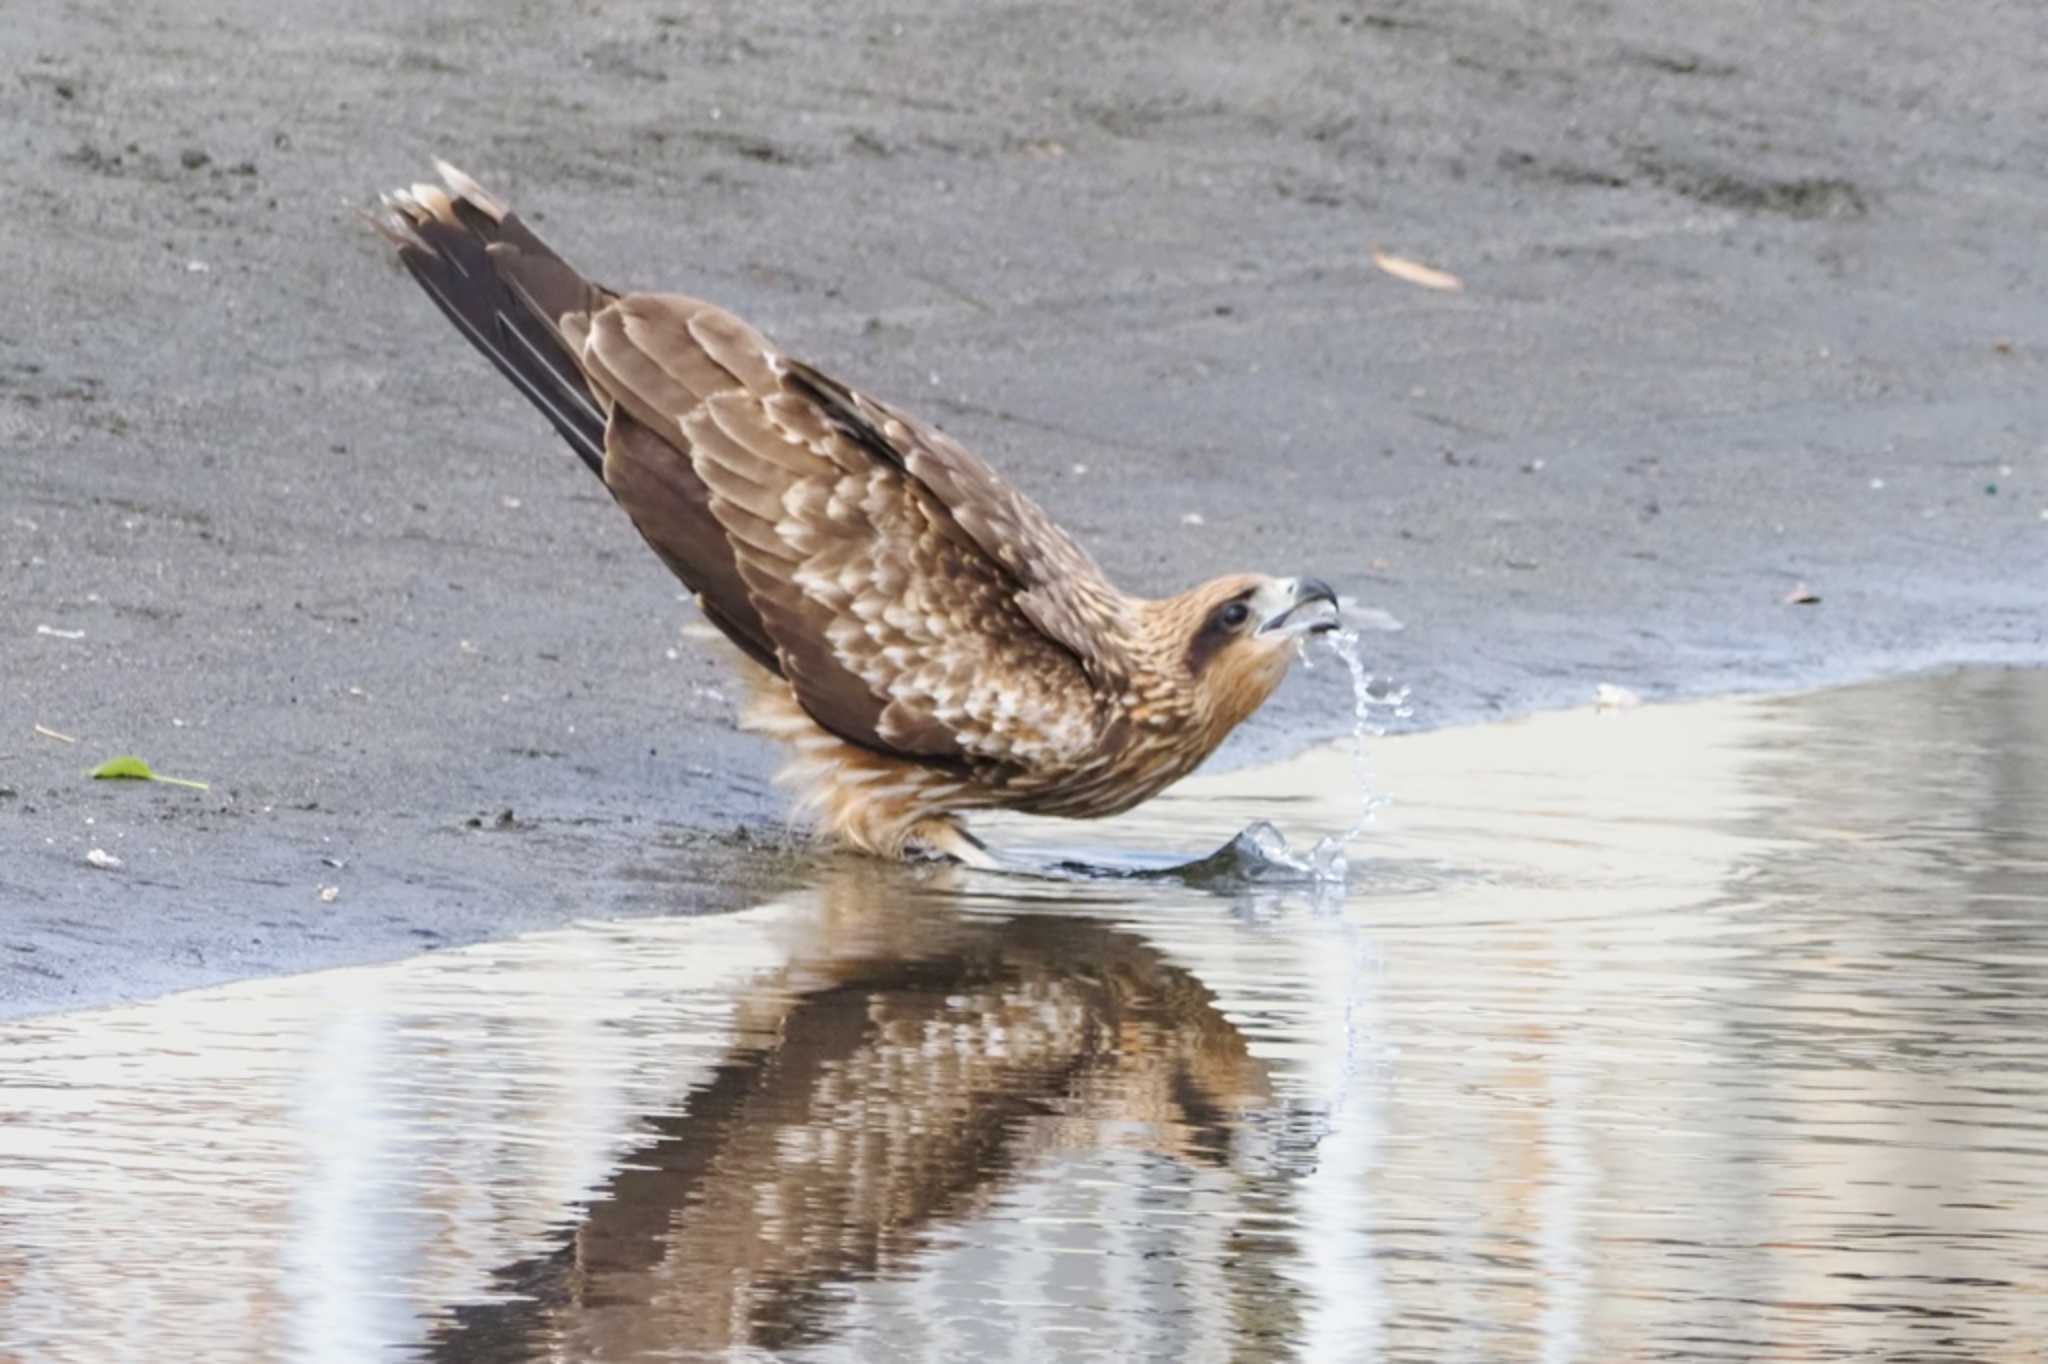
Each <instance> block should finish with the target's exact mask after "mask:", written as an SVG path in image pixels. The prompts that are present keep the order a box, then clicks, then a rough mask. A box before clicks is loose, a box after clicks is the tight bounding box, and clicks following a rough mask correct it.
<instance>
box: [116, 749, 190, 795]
mask: <svg viewBox="0 0 2048 1364" xmlns="http://www.w3.org/2000/svg"><path fill="white" fill-rule="evenodd" d="M92 775H93V777H94V779H95V780H100V781H105V780H110V779H113V780H127V781H161V782H168V783H170V784H171V785H172V786H189V787H191V788H192V789H193V790H195V791H205V790H208V789H209V788H208V786H207V785H206V783H205V782H203V781H186V780H185V779H184V778H183V777H166V776H163V775H162V774H160V773H158V772H156V771H154V770H152V769H151V768H150V765H149V764H148V763H146V762H144V761H143V760H142V759H140V758H138V757H135V756H134V755H132V754H130V755H127V756H124V757H119V758H109V759H107V760H106V761H105V762H103V763H101V764H100V765H99V766H98V767H95V768H94V769H93V770H92Z"/></svg>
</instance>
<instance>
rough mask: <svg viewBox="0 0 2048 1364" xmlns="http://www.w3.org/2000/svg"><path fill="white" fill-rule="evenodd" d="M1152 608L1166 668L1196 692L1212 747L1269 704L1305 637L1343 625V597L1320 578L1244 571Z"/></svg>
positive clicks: (1197, 708) (1197, 707) (1198, 712)
mask: <svg viewBox="0 0 2048 1364" xmlns="http://www.w3.org/2000/svg"><path fill="white" fill-rule="evenodd" d="M1152 605H1153V608H1154V610H1155V611H1156V612H1157V615H1156V617H1155V620H1154V622H1153V630H1152V631H1151V633H1152V637H1153V640H1154V643H1155V647H1156V648H1158V649H1159V651H1160V653H1162V654H1164V655H1165V657H1164V658H1162V659H1161V664H1162V665H1163V666H1162V667H1161V671H1163V672H1166V673H1168V674H1169V675H1177V677H1178V678H1179V679H1180V684H1181V685H1182V686H1184V687H1186V688H1188V689H1189V694H1190V696H1191V698H1192V700H1193V703H1194V704H1193V709H1194V711H1195V713H1196V716H1197V719H1198V722H1199V724H1200V725H1201V728H1202V729H1203V730H1205V731H1206V737H1207V740H1208V743H1209V744H1210V745H1211V746H1213V745H1215V744H1218V743H1221V742H1222V741H1223V737H1224V735H1226V734H1228V733H1229V732H1230V731H1231V730H1233V729H1235V728H1236V727H1237V726H1238V724H1239V723H1240V722H1242V721H1243V720H1244V719H1245V718H1246V717H1247V716H1249V715H1250V714H1251V713H1252V712H1253V711H1255V710H1257V709H1258V708H1259V707H1260V706H1262V705H1264V704H1265V701H1266V698H1267V697H1269V696H1271V695H1272V694H1273V689H1274V688H1275V687H1278V686H1279V685H1280V682H1281V679H1282V678H1284V677H1286V676H1287V666H1288V664H1290V663H1292V662H1293V661H1294V658H1295V654H1296V652H1297V649H1296V645H1297V643H1298V641H1299V640H1300V639H1301V637H1302V636H1303V635H1308V634H1316V633H1320V632H1321V631H1324V630H1334V629H1336V628H1337V594H1336V592H1334V591H1333V590H1331V588H1330V585H1329V584H1328V583H1326V582H1323V581H1322V580H1321V579H1319V578H1268V577H1265V576H1263V575H1260V574H1255V573H1244V574H1237V575H1234V576H1232V577H1228V578H1217V579H1214V580H1212V581H1210V582H1206V583H1203V584H1202V585H1201V586H1200V587H1195V588H1191V589H1189V590H1188V591H1186V592H1183V593H1181V594H1180V595H1179V596H1177V597H1168V598H1167V599H1165V600H1164V601H1160V602H1155V603H1153V604H1152Z"/></svg>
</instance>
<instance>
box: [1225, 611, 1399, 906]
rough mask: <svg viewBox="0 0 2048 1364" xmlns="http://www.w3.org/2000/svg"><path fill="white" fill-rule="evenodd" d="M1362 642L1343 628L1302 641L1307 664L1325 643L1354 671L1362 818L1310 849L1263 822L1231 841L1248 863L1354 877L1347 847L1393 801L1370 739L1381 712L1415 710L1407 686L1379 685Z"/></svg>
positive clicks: (1354, 769) (1377, 734) (1354, 757)
mask: <svg viewBox="0 0 2048 1364" xmlns="http://www.w3.org/2000/svg"><path fill="white" fill-rule="evenodd" d="M1359 642H1360V641H1359V635H1358V631H1356V630H1353V629H1342V630H1329V631H1325V632H1323V633H1321V634H1318V635H1315V636H1312V637H1305V638H1303V639H1302V641H1301V644H1300V648H1301V661H1302V666H1303V667H1306V668H1314V667H1315V658H1314V656H1313V654H1312V653H1311V649H1312V648H1313V647H1316V646H1320V647H1322V648H1326V649H1328V650H1329V651H1330V652H1331V653H1333V654H1335V655H1336V656H1337V657H1338V658H1339V659H1340V660H1342V662H1343V664H1344V666H1345V668H1346V669H1347V670H1348V671H1349V672H1350V674H1351V773H1352V778H1353V780H1355V781H1356V782H1357V783H1358V817H1357V818H1356V819H1355V820H1354V821H1353V822H1352V824H1351V827H1350V828H1348V829H1346V830H1345V831H1344V832H1343V833H1341V834H1325V835H1324V836H1323V837H1321V838H1319V839H1317V840H1316V841H1315V843H1314V844H1313V845H1311V846H1310V847H1308V848H1306V849H1296V848H1295V847H1294V846H1293V845H1292V844H1291V843H1289V842H1288V840H1287V835H1286V834H1284V833H1282V832H1280V830H1279V829H1277V828H1276V827H1274V826H1273V825H1272V824H1269V823H1267V822H1265V821H1263V820H1261V821H1260V822H1259V823H1257V824H1254V825H1252V826H1251V827H1250V828H1248V829H1246V830H1245V831H1244V832H1243V833H1242V834H1239V835H1238V837H1237V839H1236V840H1235V841H1234V842H1233V843H1232V845H1231V849H1230V850H1231V851H1235V852H1236V853H1237V854H1238V856H1239V857H1240V858H1241V859H1242V860H1243V861H1245V862H1250V863H1254V864H1263V865H1264V866H1266V867H1268V868H1271V869H1273V870H1275V871H1278V872H1280V873H1282V874H1287V873H1292V874H1294V875H1298V876H1302V877H1305V878H1307V879H1309V880H1313V881H1317V882H1323V883H1327V884H1334V885H1342V884H1344V883H1345V882H1346V881H1347V880H1349V878H1350V875H1351V860H1350V856H1349V853H1348V852H1347V849H1349V847H1350V846H1351V845H1352V844H1353V843H1355V842H1357V841H1358V839H1359V838H1361V837H1362V836H1363V835H1364V834H1365V831H1366V830H1367V829H1368V828H1370V827H1371V825H1372V823H1373V821H1374V820H1375V819H1377V818H1378V816H1379V812H1380V809H1381V808H1382V807H1383V806H1385V805H1386V804H1387V803H1388V797H1387V796H1386V795H1385V793H1383V792H1381V791H1379V790H1377V789H1376V788H1375V786H1374V781H1373V769H1372V752H1371V743H1372V741H1373V740H1374V739H1378V738H1381V737H1383V736H1385V734H1386V732H1387V727H1386V725H1385V724H1384V723H1382V722H1381V720H1380V719H1379V716H1380V714H1381V713H1385V714H1387V715H1388V716H1390V717H1391V718H1393V719H1397V720H1405V719H1407V718H1408V717H1409V716H1410V715H1413V714H1414V713H1415V712H1414V711H1413V710H1412V709H1411V708H1410V707H1409V705H1408V689H1407V688H1406V687H1398V688H1397V687H1394V686H1392V684H1391V683H1386V684H1384V685H1381V686H1379V687H1377V688H1376V687H1375V685H1374V682H1375V679H1374V678H1373V676H1372V674H1371V673H1369V672H1367V671H1366V668H1365V659H1364V656H1363V655H1362V654H1361V653H1360V652H1359Z"/></svg>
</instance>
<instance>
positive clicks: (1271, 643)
mask: <svg viewBox="0 0 2048 1364" xmlns="http://www.w3.org/2000/svg"><path fill="white" fill-rule="evenodd" d="M437 166H438V169H439V171H440V174H441V178H442V181H443V183H442V184H440V185H429V184H417V185H414V186H412V187H411V188H410V189H404V190H399V191H397V192H395V193H392V194H388V195H386V196H384V204H385V207H386V212H385V214H384V215H383V216H382V217H380V218H379V219H378V220H377V221H378V224H379V226H380V227H381V229H382V230H383V231H384V233H385V234H386V236H387V237H388V238H389V239H390V240H391V241H392V242H393V244H394V245H395V246H396V247H397V251H398V256H399V259H400V260H402V261H403V262H404V264H405V266H406V268H407V269H409V270H410V271H411V272H412V275H413V278H414V279H416V280H417V281H418V282H419V284H420V286H421V287H422V288H423V289H425V290H426V292H427V294H428V295H429V296H430V297H431V298H432V299H433V300H434V302H435V303H437V304H438V305H440V308H441V311H442V312H443V313H445V314H446V315H447V316H448V319H449V320H450V321H451V322H453V323H454V324H455V326H456V328H457V329H458V330H460V331H461V332H462V334H463V335H464V336H465V337H467V338H468V339H469V342H470V344H472V345H474V346H475V347H476V348H477V349H478V350H480V351H482V352H483V353H484V355H486V356H487V357H489V359H490V360H491V362H492V363H493V364H495V365H496V366H497V367H498V370H499V371H500V372H501V373H502V374H504V376H505V377H506V378H507V379H509V380H511V381H512V383H513V384H514V385H515V386H516V387H517V388H518V389H519V391H520V392H521V393H523V394H524V395H525V396H526V397H527V399H528V400H529V401H531V402H532V403H533V404H534V406H536V407H537V408H539V409H540V410H541V412H542V413H543V414H544V415H545V416H546V417H547V418H548V420H549V421H550V422H551V423H553V425H554V427H555V430H556V431H558V432H559V433H560V434H561V436H562V438H563V439H564V440H566V441H567V442H568V443H569V445H570V447H571V448H572V449H573V450H574V451H575V452H576V454H577V455H578V456H579V457H580V458H581V459H582V460H583V462H584V463H585V464H586V465H588V466H589V467H590V470H591V472H592V473H594V474H596V475H597V476H598V477H599V478H601V479H602V480H603V481H604V484H605V487H606V488H608V489H609V490H610V491H611V494H612V496H613V497H614V498H615V499H616V500H617V501H618V503H619V505H620V506H621V507H623V508H624V509H625V511H626V515H627V516H629V517H630V518H631V519H632V522H633V525H634V526H635V528H637V529H638V530H639V532H640V534H641V536H642V537H644V538H645V539H646V541H647V543H648V544H649V545H650V546H652V548H653V550H654V552H655V553H656V554H657V555H659V556H660V557H661V559H662V561H663V562H664V563H666V564H667V565H668V566H669V568H670V569H672V570H673V571H674V572H675V574H676V576H677V577H679V578H681V579H682V580H683V582H684V584H685V585H686V586H687V587H688V588H689V589H690V591H691V592H692V593H694V594H695V596H696V600H697V604H698V605H699V607H700V608H701V609H702V610H703V613H704V616H705V618H706V619H707V620H708V621H710V622H711V623H712V624H713V625H715V626H717V627H718V629H719V630H720V631H722V632H723V633H724V634H725V636H726V637H727V638H728V639H730V640H731V641H732V642H733V644H735V645H736V646H738V648H739V651H740V652H741V653H742V654H744V655H745V656H746V658H747V660H748V662H747V663H746V664H745V665H744V666H745V667H746V668H747V669H748V671H749V673H750V674H751V683H752V701H751V703H750V704H749V706H748V708H747V712H746V716H745V717H744V719H743V724H745V725H746V726H747V727H748V728H750V729H754V730H757V731H760V732H763V733H766V734H768V735H771V736H774V737H776V738H779V739H782V740H784V741H786V742H787V743H788V744H789V745H790V746H791V748H792V749H793V750H794V751H793V754H792V756H791V758H790V760H789V762H788V764H787V765H786V766H785V768H784V770H783V773H782V775H781V778H780V779H781V780H782V781H784V782H785V783H786V784H788V785H790V786H793V787H794V788H795V789H796V793H797V806H798V810H799V812H800V813H803V814H807V815H809V816H810V817H811V818H812V819H813V820H814V822H815V823H816V824H818V825H819V826H820V828H821V831H822V832H824V833H825V834H827V835H830V836H832V837H836V838H837V839H839V840H841V841H843V842H845V843H847V844H851V845H852V846H853V847H855V848H859V849H862V850H864V851H866V852H870V853H874V854H878V855H882V856H890V857H901V856H911V855H920V854H921V855H928V856H939V857H944V858H951V859H956V860H959V861H963V862H967V863H970V864H974V865H989V864H990V863H991V862H992V859H991V858H990V856H989V855H988V852H987V850H986V848H985V847H984V846H983V845H982V844H981V842H980V841H979V840H977V839H975V838H974V837H973V836H972V835H971V834H969V833H968V832H967V830H966V828H965V826H964V824H963V823H962V821H961V816H962V814H963V813H965V812H968V811H973V810H977V809H1009V810H1020V811H1025V812H1027V813H1032V814H1040V815H1059V816H1067V817H1071V818H1092V817H1097V816H1103V815H1113V814H1118V813H1120V812H1122V811H1125V810H1128V809H1130V808H1131V807H1132V806H1135V805H1137V804H1138V803H1140V802H1141V801H1144V800H1146V799H1148V798H1149V797H1151V796H1153V795H1155V794H1157V793H1158V792H1159V791H1160V790H1162V789H1163V788H1165V787H1166V786H1168V785H1170V784H1172V783H1173V782H1175V781H1177V780H1179V779H1180V778H1181V777H1183V776H1186V775H1187V774H1188V773H1189V772H1191V771H1192V770H1194V768H1195V767H1196V766H1197V765H1198V764H1199V763H1200V762H1201V761H1202V760H1203V759H1204V758H1206V757H1207V756H1208V755H1209V754H1210V753H1211V752H1212V751H1214V750H1215V748H1216V746H1217V745H1218V744H1220V743H1221V742H1222V741H1223V739H1224V736H1226V735H1227V734H1229V733H1230V731H1231V730H1232V729H1234V728H1235V727H1236V726H1237V725H1238V723H1239V722H1240V721H1242V720H1243V719H1244V718H1245V717H1246V716H1248V715H1250V714H1251V713H1252V712H1253V711H1254V710H1256V709H1258V707H1259V706H1260V705H1261V704H1262V703H1263V702H1264V701H1265V700H1266V698H1267V697H1268V696H1269V695H1271V694H1272V692H1273V689H1274V688H1275V687H1277V686H1278V685H1279V683H1280V680H1281V678H1282V677H1283V676H1285V674H1286V672H1287V667H1288V664H1289V663H1290V662H1291V661H1292V660H1293V658H1294V656H1295V654H1296V652H1297V649H1296V642H1297V639H1298V637H1299V636H1300V635H1301V634H1303V633H1305V632H1309V631H1315V630H1322V629H1330V628H1333V627H1334V625H1335V623H1336V610H1337V597H1336V593H1335V592H1333V591H1332V590H1331V589H1330V587H1329V586H1328V585H1327V584H1325V583H1323V582H1321V581H1319V580H1317V579H1315V578H1307V577H1291V578H1277V577H1266V576H1262V575H1258V574H1243V573H1241V574H1233V575H1230V576H1227V577H1221V578H1215V579H1212V580H1211V581H1209V582H1206V583H1203V584H1201V585H1200V586H1198V587H1193V588H1190V589H1189V590H1187V591H1185V592H1182V593H1181V594H1179V595H1178V596H1172V597H1165V598H1160V599H1149V598H1144V597H1138V596H1134V595H1132V594H1130V593H1127V592H1123V591H1121V590H1119V589H1118V588H1116V587H1115V586H1114V585H1112V584H1111V583H1110V581H1109V580H1108V578H1107V577H1105V576H1104V574H1103V572H1102V570H1101V569H1100V568H1098V567H1097V566H1096V564H1095V561H1094V560H1093V559H1092V558H1090V557H1089V555H1088V553H1087V551H1086V550H1084V549H1082V548H1081V547H1080V545H1078V544H1076V543H1075V542H1074V540H1073V539H1072V538H1071V537H1070V536H1068V534H1067V533H1066V532H1065V531H1063V530H1061V529H1060V527H1059V526H1058V525H1056V524H1055V523H1054V522H1053V520H1052V518H1051V517H1049V516H1047V515H1046V513H1045V512H1043V511H1042V510H1040V509H1039V508H1038V507H1037V506H1036V505H1035V504H1034V503H1033V502H1031V500H1030V499H1029V498H1027V497H1025V496H1024V495H1023V494H1022V493H1021V492H1019V491H1017V490H1016V489H1015V488H1013V487H1011V486H1010V484H1009V483H1007V482H1005V481H1004V480H1003V479H1002V478H1001V477H1000V476H999V475H997V473H996V472H995V471H994V470H993V469H991V468H990V467H989V466H988V465H987V464H986V463H984V462H983V461H982V460H981V459H980V458H979V457H977V456H975V455H974V454H972V453H970V452H969V451H967V450H966V449H964V448H962V447H961V446H960V445H959V444H958V443H956V442H955V441H953V440H952V439H951V438H949V437H948V436H946V435H945V434H943V433H942V432H940V431H939V430H938V429H937V428H936V427H933V426H930V425H927V424H926V423H924V422H921V421H919V420H918V419H917V418H915V417H913V416H911V415H909V414H908V413H905V412H902V411H900V410H898V409H897V408H895V407H892V406H890V405H888V404H886V403H883V402H881V401H878V400H876V399H874V398H871V397H869V396H867V395H865V394H863V393H860V392H858V391H856V390H854V389H852V388H850V387H848V386H847V385H846V384H844V383H841V382H840V381H838V380H837V379H834V378H831V377H830V376H828V375H826V374H824V373H823V372H821V371H819V370H817V369H814V368H812V367H811V366H810V365H807V364H805V363H803V362H802V361H800V360H797V359H794V358H792V357H790V356H788V355H785V354H784V353H783V352H782V351H780V350H779V349H777V348H776V347H775V346H774V345H772V344H771V343H770V342H769V341H768V340H767V339H766V338H765V337H763V336H762V335H761V334H760V333H758V332H756V331H755V330H754V329H753V328H751V327H749V326H748V325H747V324H746V323H744V322H742V321H740V320H739V319H738V318H736V317H734V316H733V315H732V314H731V313H728V312H726V311H724V310H723V309H721V308H718V307H716V306H714V305H712V304H710V303H705V302H702V301H700V300H698V299H695V298H689V297H685V296H684V295H681V294H654V293H622V292H619V291H617V290H613V289H608V288H606V287H604V286H602V285H599V284H595V283H592V282H591V281H590V280H588V279H586V278H585V277H584V276H582V275H580V274H578V273H577V272H576V271H575V270H573V269H572V268H570V266H569V265H568V264H567V263H566V262H564V261H563V260H562V258H561V257H560V256H558V255H556V254H555V253H554V251H553V250H551V249H550V248H549V247H547V246H546V245H545V244H543V243H542V242H541V240H540V239H539V238H538V237H537V236H535V235H534V234H533V232H532V231H531V230H530V229H528V228H527V227H526V225H525V224H524V223H522V222H521V221H520V220H519V218H518V217H517V216H516V215H514V214H513V213H512V212H511V211H510V209H508V208H507V207H506V206H505V204H504V203H502V202H501V201H500V200H499V199H497V198H496V197H495V196H493V195H491V194H490V193H488V192H486V191H485V190H484V189H483V187H482V186H480V185H478V184H477V183H476V181H474V180H472V179H471V178H470V177H468V176H467V175H464V174H463V173H462V172H460V171H458V170H456V169H455V168H454V167H452V166H449V165H447V164H446V163H437Z"/></svg>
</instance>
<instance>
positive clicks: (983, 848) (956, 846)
mask: <svg viewBox="0 0 2048 1364" xmlns="http://www.w3.org/2000/svg"><path fill="white" fill-rule="evenodd" d="M904 851H905V853H907V854H908V855H909V856H911V857H929V858H934V859H938V860H941V861H948V862H958V863H959V864H960V865H961V866H963V867H973V868H975V869H976V870H978V871H998V870H1000V869H1001V866H1002V864H1001V863H999V862H997V861H996V858H995V854H994V853H991V852H990V851H989V850H988V844H986V843H984V842H982V841H981V840H980V839H978V838H976V837H975V836H974V835H973V834H971V833H968V832H967V826H966V825H964V824H962V823H961V822H960V821H959V820H957V819H954V818H952V817H951V816H941V817H939V818H935V819H921V820H919V821H918V822H917V824H916V825H915V826H914V827H913V828H912V829H911V831H910V836H909V837H908V838H906V839H904Z"/></svg>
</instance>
